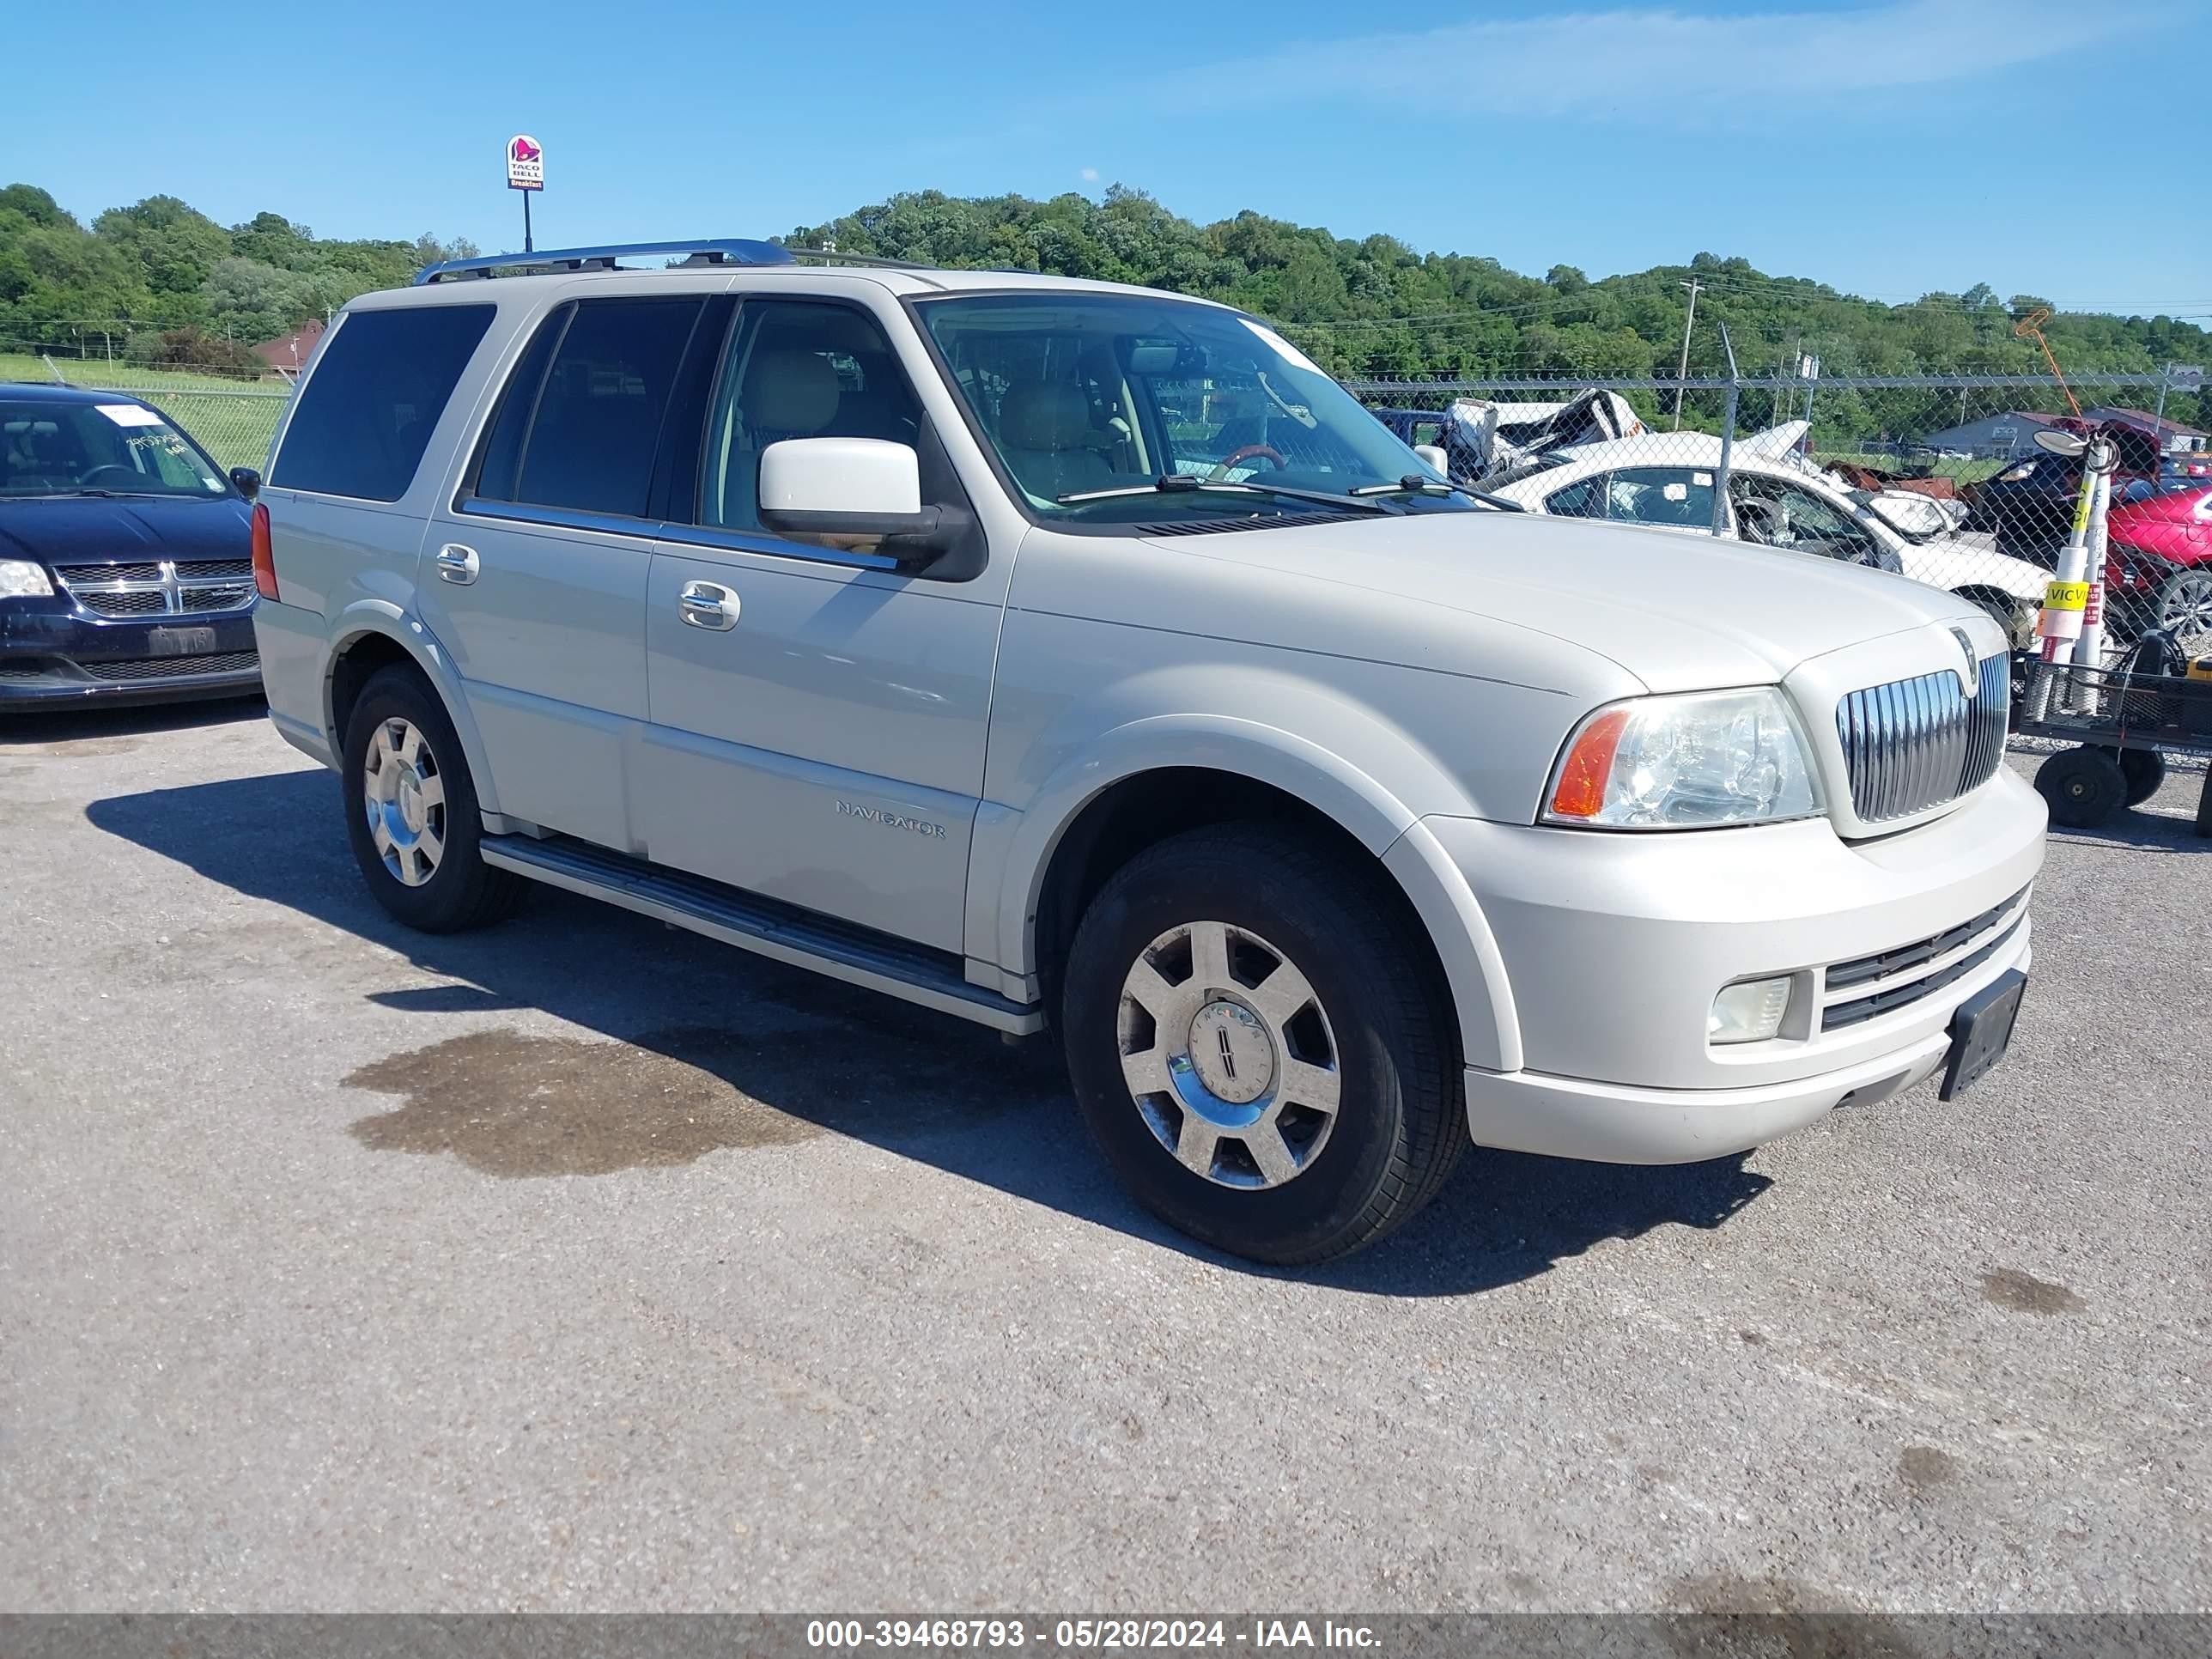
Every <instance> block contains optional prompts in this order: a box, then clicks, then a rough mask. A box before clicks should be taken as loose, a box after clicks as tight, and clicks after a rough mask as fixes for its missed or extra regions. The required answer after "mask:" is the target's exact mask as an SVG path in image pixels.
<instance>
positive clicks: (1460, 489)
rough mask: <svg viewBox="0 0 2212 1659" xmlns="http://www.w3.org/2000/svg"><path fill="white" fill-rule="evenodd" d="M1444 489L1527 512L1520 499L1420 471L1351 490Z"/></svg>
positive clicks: (1412, 492) (1497, 506)
mask: <svg viewBox="0 0 2212 1659" xmlns="http://www.w3.org/2000/svg"><path fill="white" fill-rule="evenodd" d="M1434 490H1442V491H1443V493H1444V494H1446V495H1464V496H1466V497H1467V498H1468V500H1469V501H1480V502H1481V503H1482V504H1483V505H1484V506H1485V507H1491V508H1493V509H1495V510H1496V511H1498V512H1500V513H1526V512H1527V511H1528V508H1527V507H1523V506H1522V505H1521V503H1520V502H1518V501H1507V500H1506V499H1505V497H1504V496H1503V495H1488V494H1486V493H1485V492H1484V491H1482V490H1480V489H1468V487H1467V486H1466V485H1465V484H1455V483H1445V482H1444V480H1443V479H1442V478H1427V477H1422V476H1421V475H1420V474H1419V473H1418V472H1408V473H1407V475H1406V476H1405V477H1402V478H1401V479H1399V480H1398V482H1397V483H1387V484H1362V485H1360V486H1359V488H1358V489H1354V490H1352V491H1351V492H1349V493H1350V494H1352V495H1428V494H1429V493H1431V491H1434Z"/></svg>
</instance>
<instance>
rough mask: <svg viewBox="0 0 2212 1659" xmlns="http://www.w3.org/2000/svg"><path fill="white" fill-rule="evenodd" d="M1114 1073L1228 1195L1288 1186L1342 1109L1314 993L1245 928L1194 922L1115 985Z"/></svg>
mask: <svg viewBox="0 0 2212 1659" xmlns="http://www.w3.org/2000/svg"><path fill="white" fill-rule="evenodd" d="M1116 1030H1117V1034H1118V1036H1119V1038H1120V1047H1121V1073H1122V1076H1123V1078H1124V1079H1126V1080H1127V1084H1128V1087H1129V1095H1130V1098H1131V1100H1132V1102H1133V1103H1134V1105H1135V1107H1136V1109H1137V1111H1138V1113H1139V1115H1140V1116H1141V1117H1142V1118H1143V1119H1144V1121H1145V1125H1146V1127H1147V1128H1148V1129H1150V1130H1151V1131H1152V1137H1153V1139H1156V1140H1157V1141H1158V1142H1159V1144H1160V1145H1161V1146H1162V1147H1164V1149H1165V1150H1166V1151H1167V1152H1169V1153H1170V1155H1172V1156H1173V1157H1174V1158H1175V1159H1176V1162H1177V1163H1179V1164H1182V1166H1183V1167H1184V1168H1185V1169H1187V1170H1190V1171H1191V1172H1192V1173H1193V1174H1194V1175H1198V1176H1203V1177H1205V1178H1206V1180H1208V1181H1210V1182H1214V1183H1215V1184H1216V1185H1218V1186H1223V1187H1234V1188H1248V1189H1251V1188H1273V1187H1279V1186H1281V1185H1283V1184H1284V1183H1285V1182H1289V1181H1292V1180H1295V1179H1296V1178H1297V1176H1299V1175H1300V1174H1301V1173H1303V1172H1304V1170H1307V1169H1308V1168H1310V1166H1311V1165H1312V1163H1313V1160H1314V1159H1315V1158H1316V1157H1317V1156H1318V1155H1319V1154H1320V1152H1321V1150H1322V1147H1323V1146H1326V1145H1327V1144H1328V1137H1329V1132H1330V1130H1331V1129H1332V1128H1334V1126H1335V1123H1336V1118H1337V1112H1338V1109H1339V1108H1340V1105H1341V1103H1342V1100H1343V1076H1342V1073H1341V1072H1340V1068H1339V1061H1338V1050H1337V1046H1336V1037H1335V1033H1334V1031H1333V1030H1331V1029H1330V1026H1329V1021H1328V1013H1327V1012H1326V1011H1325V1010H1324V1009H1323V1008H1322V1005H1321V1000H1320V998H1319V997H1318V996H1316V994H1315V992H1314V988H1313V986H1312V984H1311V983H1310V981H1308V980H1307V978H1306V976H1305V975H1304V973H1302V972H1301V971H1300V970H1299V969H1298V967H1297V964H1296V963H1293V962H1291V959H1290V957H1288V956H1286V955H1285V953H1284V952H1283V951H1280V950H1279V949H1277V948H1276V947H1275V946H1274V945H1270V944H1269V943H1268V942H1267V940H1266V939H1262V938H1261V937H1260V936H1259V935H1258V934H1257V933H1252V932H1251V931H1249V929H1246V928H1242V927H1234V926H1232V925H1231V924H1229V923H1227V922H1220V921H1194V922H1188V923H1185V924H1183V925H1182V926H1180V927H1171V928H1170V929H1168V931H1167V932H1165V933H1162V934H1160V935H1159V936H1158V938H1157V939H1153V940H1152V943H1151V944H1150V945H1146V947H1145V949H1144V950H1143V951H1140V952H1139V954H1138V956H1137V958H1136V960H1135V961H1134V962H1133V963H1131V964H1130V967H1129V971H1128V973H1127V976H1126V977H1125V978H1124V980H1123V981H1122V986H1121V1008H1120V1012H1119V1014H1118V1017H1117V1020H1116Z"/></svg>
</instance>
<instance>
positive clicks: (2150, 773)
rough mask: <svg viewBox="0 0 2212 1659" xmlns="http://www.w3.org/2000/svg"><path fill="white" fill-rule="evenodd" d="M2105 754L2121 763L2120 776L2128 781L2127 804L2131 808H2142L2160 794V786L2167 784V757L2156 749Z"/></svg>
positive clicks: (2108, 751)
mask: <svg viewBox="0 0 2212 1659" xmlns="http://www.w3.org/2000/svg"><path fill="white" fill-rule="evenodd" d="M2105 752H2106V753H2107V754H2110V755H2112V756H2113V758H2114V759H2116V760H2118V762H2119V763H2120V775H2121V776H2122V777H2123V778H2124V779H2126V780H2127V785H2128V793H2127V802H2128V805H2130V806H2141V805H2142V804H2143V803H2144V802H2145V801H2147V800H2148V799H2150V798H2151V797H2152V796H2153V795H2155V794H2156V793H2158V792H2159V789H2160V786H2162V785H2163V784H2164V783H2165V782H2166V757H2165V756H2163V755H2161V754H2160V753H2159V752H2158V750H2155V749H2122V750H2118V751H2117V753H2115V751H2113V750H2106V751H2105Z"/></svg>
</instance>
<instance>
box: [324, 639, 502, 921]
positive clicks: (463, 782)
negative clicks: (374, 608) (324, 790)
mask: <svg viewBox="0 0 2212 1659" xmlns="http://www.w3.org/2000/svg"><path fill="white" fill-rule="evenodd" d="M372 751H374V754H372ZM340 776H341V778H342V780H343V785H344V791H345V812H346V831H347V835H348V837H349V839H350V840H351V842H352V843H353V855H354V859H355V860H356V862H357V863H358V864H359V865H360V866H361V872H362V878H363V879H365V880H366V881H367V882H368V890H369V891H370V892H371V893H373V894H374V895H375V897H376V902H378V903H379V904H381V905H382V906H383V907H384V908H386V910H388V911H390V912H391V913H392V915H394V916H396V917H397V918H398V920H399V921H404V922H405V923H406V924H407V925H408V926H409V927H413V928H416V929H418V930H420V931H421V932H422V933H460V932H463V931H465V930H466V929H468V928H471V927H483V926H485V925H486V924H487V923H489V922H494V921H498V920H500V919H501V917H503V916H507V915H512V914H513V911H514V909H515V908H516V906H518V905H519V904H520V903H521V902H522V900H523V897H524V896H525V895H526V893H527V892H528V890H529V883H528V882H526V880H524V879H523V878H521V877H520V876H518V875H515V874H513V872H510V871H506V870H495V869H493V868H492V867H491V866H489V865H488V864H486V863H485V862H484V861H483V854H482V851H481V850H480V847H479V843H480V842H482V840H483V817H482V816H481V814H480V813H479V811H477V792H476V785H475V783H474V782H473V781H471V779H470V777H469V768H468V762H467V761H466V759H465V758H464V757H463V755H462V753H461V740H460V738H459V735H458V734H457V733H456V732H454V730H453V720H452V719H451V717H450V716H448V715H447V713H446V708H445V705H444V704H443V703H442V702H440V701H439V700H438V696H437V694H436V693H435V692H434V691H432V690H430V688H429V687H428V685H426V684H424V683H423V681H422V677H421V676H420V675H418V674H417V673H416V672H415V671H413V670H411V669H408V668H401V667H391V668H385V669H380V670H379V671H377V672H376V673H375V674H374V675H372V676H371V677H370V678H369V682H368V684H367V685H365V686H363V687H362V693H361V697H360V700H359V701H358V702H356V703H355V704H354V707H353V714H352V716H351V718H350V719H349V720H348V721H347V723H346V735H345V748H344V755H343V766H342V770H341V773H340ZM372 805H374V811H372Z"/></svg>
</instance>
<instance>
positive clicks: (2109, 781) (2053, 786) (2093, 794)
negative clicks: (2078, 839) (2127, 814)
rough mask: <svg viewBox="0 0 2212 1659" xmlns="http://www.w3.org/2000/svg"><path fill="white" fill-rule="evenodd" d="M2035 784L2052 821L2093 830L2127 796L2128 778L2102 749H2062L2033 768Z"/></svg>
mask: <svg viewBox="0 0 2212 1659" xmlns="http://www.w3.org/2000/svg"><path fill="white" fill-rule="evenodd" d="M2035 787H2036V788H2037V789H2038V790H2039V791H2040V792H2041V793H2042V795H2043V799H2045V800H2046V801H2048V802H2049V803H2050V804H2051V822H2052V823H2057V824H2061V825H2063V826H2064V827H2065V828H2067V829H2095V828H2096V827H2097V826H2098V825H2099V824H2100V823H2103V822H2104V821H2105V820H2106V818H2109V817H2112V814H2113V813H2115V812H2117V811H2119V810H2120V807H2121V805H2122V804H2123V803H2124V802H2125V800H2126V799H2127V793H2128V781H2127V778H2126V776H2125V775H2124V774H2123V773H2122V772H2121V770H2120V765H2119V763H2118V761H2116V760H2114V759H2113V758H2112V754H2111V752H2110V751H2109V750H2103V749H2091V748H2087V747H2084V748H2080V749H2062V750H2059V751H2058V752H2057V754H2055V755H2053V756H2052V757H2051V758H2050V759H2049V760H2047V761H2045V762H2044V763H2043V764H2042V765H2041V766H2040V767H2039V768H2038V769H2036V774H2035Z"/></svg>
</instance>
